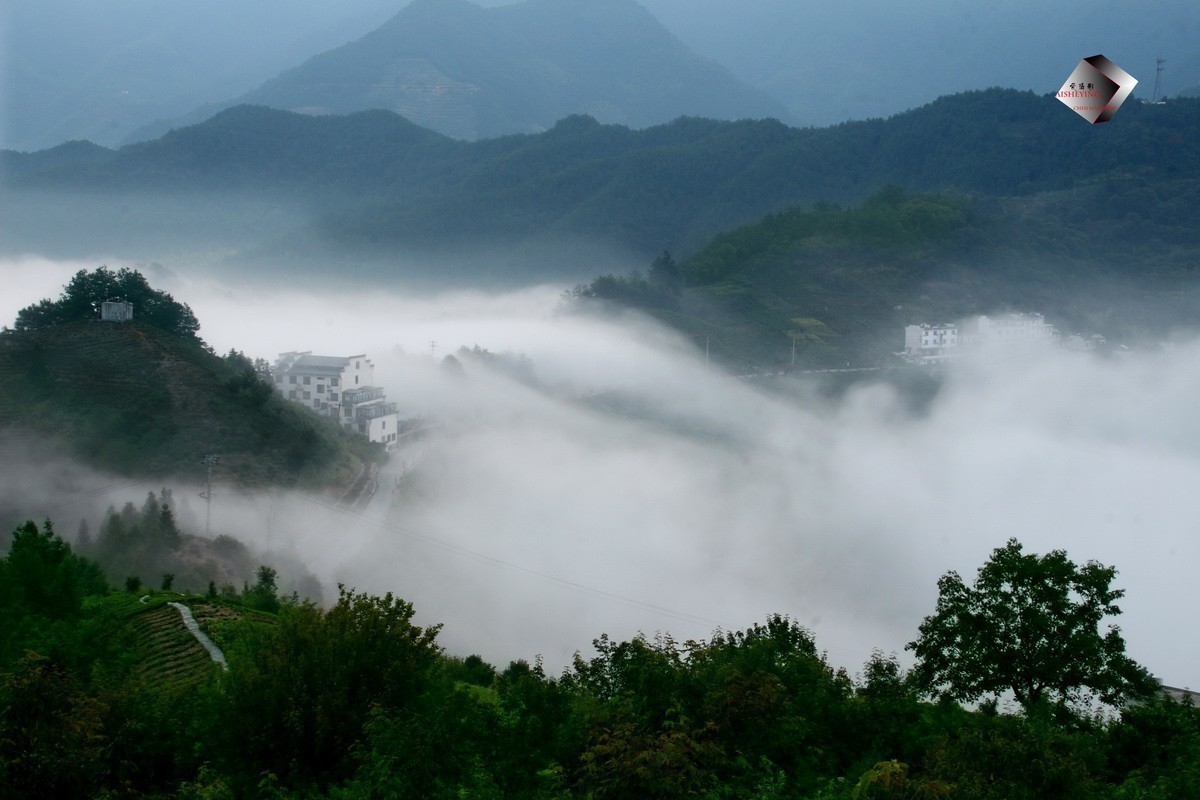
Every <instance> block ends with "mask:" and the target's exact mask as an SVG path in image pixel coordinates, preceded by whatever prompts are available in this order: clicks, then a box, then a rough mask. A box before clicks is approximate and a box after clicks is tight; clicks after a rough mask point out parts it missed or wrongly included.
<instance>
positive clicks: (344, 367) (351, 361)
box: [271, 351, 400, 450]
mask: <svg viewBox="0 0 1200 800" xmlns="http://www.w3.org/2000/svg"><path fill="white" fill-rule="evenodd" d="M271 377H272V379H273V380H274V384H275V390H276V391H278V392H279V393H280V394H282V395H283V396H284V397H286V398H287V399H288V400H292V401H294V402H297V403H300V404H301V405H304V406H307V407H308V408H311V409H312V410H314V411H316V412H317V413H318V414H323V415H325V416H328V417H333V418H335V419H337V420H338V421H339V422H340V423H341V424H342V425H343V426H345V427H347V428H350V429H351V430H356V431H358V432H359V433H361V434H362V435H363V436H366V437H367V439H368V441H372V442H380V443H382V444H384V445H386V446H387V448H388V449H389V450H391V449H392V448H393V447H395V442H396V439H397V435H398V434H399V427H400V422H399V416H398V415H397V411H396V404H395V403H389V402H387V397H386V396H385V393H384V391H383V389H382V388H381V387H379V386H375V385H374V380H375V365H374V364H373V363H372V362H371V359H369V358H367V357H366V355H365V354H359V355H355V356H314V355H313V354H312V352H311V351H305V352H302V353H301V352H290V353H280V354H279V358H277V359H275V366H274V368H273V369H272V370H271Z"/></svg>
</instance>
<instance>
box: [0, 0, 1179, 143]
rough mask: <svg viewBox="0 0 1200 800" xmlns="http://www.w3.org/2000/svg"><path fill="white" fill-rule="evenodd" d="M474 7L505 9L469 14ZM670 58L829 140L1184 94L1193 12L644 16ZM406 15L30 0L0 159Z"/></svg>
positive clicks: (15, 7)
mask: <svg viewBox="0 0 1200 800" xmlns="http://www.w3.org/2000/svg"><path fill="white" fill-rule="evenodd" d="M477 4H478V5H484V6H496V5H508V4H509V3H507V2H497V0H477ZM642 4H643V5H644V6H645V7H646V8H648V9H649V10H650V11H651V12H652V13H654V14H655V15H656V16H657V17H658V18H659V20H660V21H661V22H662V23H663V24H664V25H665V26H666V27H667V29H668V30H670V31H671V32H672V33H674V34H675V35H677V36H678V37H679V38H680V39H681V40H682V41H683V42H684V43H685V44H687V45H688V46H690V47H691V48H692V49H693V50H695V51H696V52H698V53H699V54H701V55H702V56H705V57H708V58H711V59H713V60H715V61H717V62H718V63H720V64H722V65H723V66H725V67H727V68H729V69H730V70H731V71H732V72H733V73H734V74H736V75H737V76H738V77H740V78H742V79H743V80H744V81H746V82H748V83H750V84H752V85H754V86H755V87H757V88H759V89H762V90H765V91H767V92H768V93H770V94H772V95H774V96H775V97H776V98H777V99H778V100H780V101H782V102H783V103H784V105H785V106H786V107H787V108H788V110H789V112H790V114H791V119H790V120H789V121H791V122H794V123H797V124H803V125H828V124H832V123H835V122H838V121H842V120H845V119H864V118H869V117H877V116H886V115H890V114H894V113H897V112H900V111H903V110H905V109H908V108H912V107H914V106H918V105H922V104H924V103H927V102H930V101H931V100H933V99H935V98H936V97H937V96H939V95H942V94H948V93H954V92H960V91H964V90H968V89H981V88H987V87H990V86H1006V87H1013V88H1018V89H1032V90H1034V91H1038V92H1042V93H1045V92H1051V91H1054V90H1055V89H1057V88H1058V86H1060V85H1061V83H1062V81H1063V80H1064V79H1065V78H1066V76H1067V75H1068V74H1069V73H1070V70H1071V68H1073V67H1074V65H1075V64H1076V63H1077V62H1078V61H1079V59H1081V58H1084V57H1085V56H1090V55H1094V54H1095V53H1104V54H1105V55H1107V56H1108V57H1110V58H1112V59H1113V60H1114V61H1115V62H1116V63H1117V64H1118V65H1120V66H1122V67H1123V68H1124V69H1126V70H1127V71H1128V72H1130V73H1131V74H1132V75H1133V76H1134V77H1135V78H1137V79H1138V80H1139V81H1141V86H1140V87H1139V88H1138V90H1136V92H1135V96H1137V97H1148V96H1149V95H1150V94H1151V93H1152V91H1153V85H1154V83H1153V81H1154V69H1155V59H1156V58H1157V57H1160V56H1161V57H1163V58H1165V59H1167V71H1166V73H1165V74H1164V81H1165V83H1164V89H1165V91H1166V93H1167V94H1177V93H1179V92H1180V91H1183V90H1185V89H1189V88H1192V87H1195V86H1196V85H1197V84H1198V83H1200V44H1198V42H1200V4H1197V3H1195V2H1194V1H1193V0H1154V2H1150V3H1143V4H1138V5H1136V6H1135V5H1131V4H1129V3H1127V2H1125V1H1124V0H1092V2H1089V3H1087V4H1078V3H1042V2H1034V0H1020V1H1019V2H1009V3H994V2H983V1H982V0H969V1H968V2H961V1H959V2H951V0H925V1H924V2H918V3H903V4H897V3H888V2H882V0H849V1H848V2H847V1H845V0H837V1H836V2H835V1H834V0H821V1H820V2H806V3H797V2H794V0H736V1H735V0H643V3H642ZM404 5H406V3H405V2H404V0H390V1H389V0H349V1H348V2H343V3H338V4H330V3H321V2H315V1H314V0H289V1H288V2H285V1H284V0H258V1H257V2H255V3H251V4H246V3H236V2H232V0H180V1H179V2H173V3H163V2H157V0H39V2H27V3H20V2H7V3H2V4H0V133H2V134H3V136H2V137H0V143H4V144H5V145H6V146H15V147H20V148H22V149H29V148H40V147H47V146H51V145H52V144H56V143H59V142H61V141H64V140H66V139H72V138H89V139H92V140H94V141H98V142H100V143H102V144H106V145H111V144H116V143H118V142H120V141H122V140H123V139H124V137H125V136H126V135H128V134H129V133H130V132H131V131H133V130H135V129H137V128H139V127H141V126H142V125H144V124H146V123H149V122H152V121H154V120H156V119H171V118H174V117H178V116H180V115H183V114H186V113H188V112H190V111H191V110H193V109H195V108H197V107H199V106H201V105H202V104H205V103H219V102H223V101H227V100H231V99H233V98H235V97H237V96H239V95H241V94H242V93H244V92H247V91H249V90H250V89H253V88H254V87H256V86H257V85H259V84H260V83H262V82H263V81H266V80H268V79H269V78H272V77H274V76H275V75H277V74H278V73H279V72H281V71H283V70H285V69H288V68H290V67H294V66H298V65H299V64H300V63H302V62H303V61H305V60H306V59H308V58H309V57H311V56H313V55H316V54H317V53H320V52H323V51H325V50H328V49H331V48H333V47H336V46H339V45H341V44H344V43H345V42H347V41H350V40H352V39H356V38H358V37H360V36H362V35H364V34H366V33H367V32H368V31H370V30H372V29H373V28H375V27H377V26H378V25H379V24H381V23H382V22H383V21H384V20H386V19H387V18H388V17H390V16H391V15H393V14H394V13H396V12H398V11H399V10H400V9H401V8H402V7H403V6H404Z"/></svg>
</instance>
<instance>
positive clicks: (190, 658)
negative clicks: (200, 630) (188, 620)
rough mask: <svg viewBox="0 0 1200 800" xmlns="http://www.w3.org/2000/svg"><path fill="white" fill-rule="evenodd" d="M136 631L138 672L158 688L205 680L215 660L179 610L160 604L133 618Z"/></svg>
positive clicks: (185, 685)
mask: <svg viewBox="0 0 1200 800" xmlns="http://www.w3.org/2000/svg"><path fill="white" fill-rule="evenodd" d="M130 624H132V625H133V626H134V629H135V631H136V642H137V644H136V649H137V652H138V655H139V660H138V665H137V668H136V670H137V672H138V673H139V674H140V675H141V676H142V678H143V679H144V680H145V681H146V684H147V685H148V686H150V687H152V688H155V689H161V690H166V691H175V690H179V689H186V688H190V687H192V686H195V685H196V684H198V683H200V682H202V681H203V680H204V679H205V678H206V677H207V676H208V675H209V674H210V673H211V671H212V670H213V669H215V668H216V665H215V663H214V662H213V660H212V659H211V658H210V657H209V655H208V651H206V650H205V649H204V648H203V647H202V646H201V645H200V643H199V642H198V641H196V637H194V636H192V634H191V633H190V632H188V629H187V628H185V627H184V625H183V620H182V618H181V617H180V616H179V612H178V611H176V610H175V609H174V608H172V607H171V606H168V605H160V606H158V607H157V608H152V609H150V610H149V611H144V612H142V613H141V614H136V615H134V616H133V617H132V618H131V619H130Z"/></svg>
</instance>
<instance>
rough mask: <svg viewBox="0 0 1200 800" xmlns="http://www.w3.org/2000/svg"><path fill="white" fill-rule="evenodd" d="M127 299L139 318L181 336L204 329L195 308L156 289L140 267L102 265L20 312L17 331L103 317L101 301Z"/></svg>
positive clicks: (80, 273) (83, 271)
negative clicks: (56, 295) (53, 297)
mask: <svg viewBox="0 0 1200 800" xmlns="http://www.w3.org/2000/svg"><path fill="white" fill-rule="evenodd" d="M106 300H125V301H127V302H129V303H132V304H133V310H134V315H135V317H136V318H137V319H138V320H139V321H142V322H144V323H145V324H147V325H150V326H152V327H155V328H158V329H160V330H163V331H166V332H167V333H171V334H174V335H176V336H181V337H189V338H194V337H195V336H196V331H198V330H200V323H199V322H198V321H197V320H196V316H195V314H193V313H192V309H191V308H190V307H188V305H187V304H185V303H179V302H177V301H176V300H175V298H173V297H171V295H169V294H167V293H166V292H160V291H158V290H156V289H152V288H151V287H150V284H149V283H147V282H146V278H145V277H144V276H143V275H142V273H140V272H138V271H137V270H131V269H127V268H125V267H122V268H121V269H119V270H117V271H116V272H113V271H112V270H110V269H108V267H98V268H97V269H95V270H93V271H92V272H88V271H87V270H83V269H81V270H79V272H76V273H75V276H74V277H72V278H71V280H70V282H69V283H67V285H66V286H65V287H64V288H63V292H62V295H61V296H60V297H59V299H58V300H42V301H41V302H39V303H37V304H35V305H32V306H26V307H25V308H23V309H21V310H20V311H19V312H17V321H16V323H15V324H14V325H13V329H14V330H18V331H33V330H42V329H45V328H51V327H54V326H57V325H63V324H64V323H68V322H78V321H80V320H98V319H100V304H101V303H103V302H104V301H106Z"/></svg>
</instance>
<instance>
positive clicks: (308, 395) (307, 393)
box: [304, 392, 312, 400]
mask: <svg viewBox="0 0 1200 800" xmlns="http://www.w3.org/2000/svg"><path fill="white" fill-rule="evenodd" d="M304 399H305V400H310V399H312V392H305V393H304Z"/></svg>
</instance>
